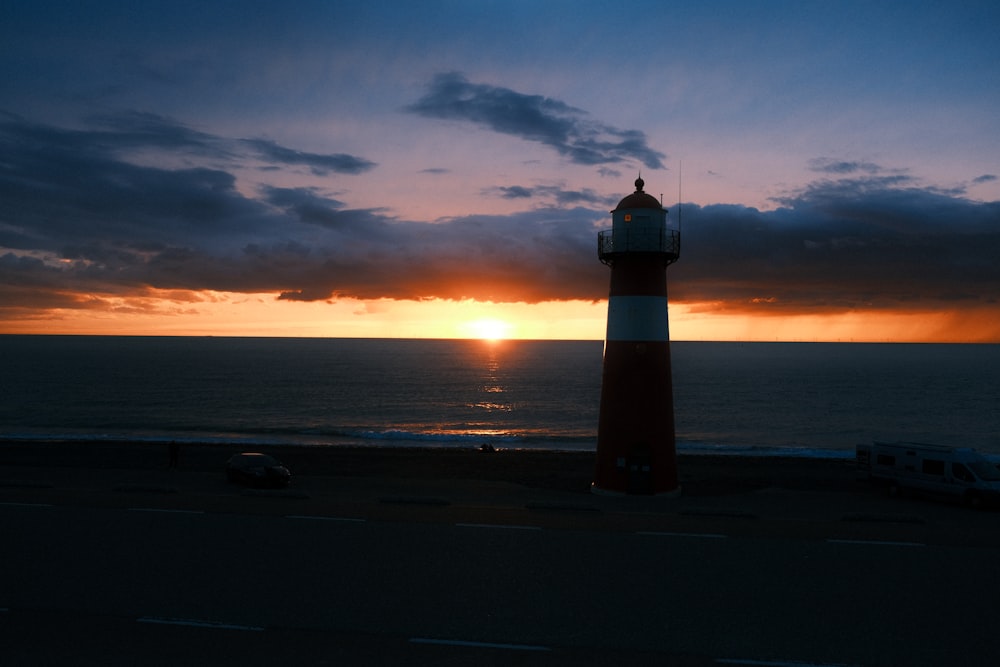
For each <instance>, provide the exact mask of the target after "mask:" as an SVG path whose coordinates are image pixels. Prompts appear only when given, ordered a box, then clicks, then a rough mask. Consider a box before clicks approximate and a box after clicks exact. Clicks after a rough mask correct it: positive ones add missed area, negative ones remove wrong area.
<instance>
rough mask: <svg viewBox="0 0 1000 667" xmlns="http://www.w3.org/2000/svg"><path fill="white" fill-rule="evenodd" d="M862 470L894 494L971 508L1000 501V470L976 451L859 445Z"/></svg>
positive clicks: (914, 445)
mask: <svg viewBox="0 0 1000 667" xmlns="http://www.w3.org/2000/svg"><path fill="white" fill-rule="evenodd" d="M856 455H857V462H858V470H859V471H860V472H861V473H862V475H867V477H868V478H869V479H870V480H871V481H872V482H875V483H878V484H884V485H885V486H887V487H888V489H889V493H890V494H895V493H897V492H899V491H903V490H912V491H918V492H922V493H927V494H934V495H942V496H951V497H955V498H960V499H962V500H964V501H965V502H966V503H968V504H969V505H973V506H976V507H978V506H980V505H982V504H985V503H996V502H997V501H1000V468H998V467H997V464H996V463H994V462H993V461H990V460H989V459H987V458H985V457H984V456H983V455H982V454H979V453H978V452H976V450H974V449H970V448H967V447H945V446H943V445H925V444H920V443H916V442H893V443H889V442H875V443H872V444H871V445H858V446H857V450H856Z"/></svg>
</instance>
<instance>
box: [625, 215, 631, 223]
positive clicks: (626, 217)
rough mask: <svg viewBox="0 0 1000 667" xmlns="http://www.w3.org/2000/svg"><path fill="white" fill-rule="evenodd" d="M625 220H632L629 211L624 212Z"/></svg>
mask: <svg viewBox="0 0 1000 667" xmlns="http://www.w3.org/2000/svg"><path fill="white" fill-rule="evenodd" d="M625 222H632V214H631V213H626V214H625Z"/></svg>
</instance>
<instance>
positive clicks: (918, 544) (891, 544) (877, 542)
mask: <svg viewBox="0 0 1000 667" xmlns="http://www.w3.org/2000/svg"><path fill="white" fill-rule="evenodd" d="M827 542H828V543H829V544H869V545H874V546H879V547H926V546H927V545H926V544H924V543H923V542H893V541H889V540H835V539H832V538H831V539H828V540H827Z"/></svg>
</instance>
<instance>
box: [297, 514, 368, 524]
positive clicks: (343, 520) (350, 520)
mask: <svg viewBox="0 0 1000 667" xmlns="http://www.w3.org/2000/svg"><path fill="white" fill-rule="evenodd" d="M285 518H286V519H304V520H307V521H337V522H339V523H364V522H365V521H367V519H356V518H354V517H350V516H318V515H312V514H289V515H288V516H286V517H285Z"/></svg>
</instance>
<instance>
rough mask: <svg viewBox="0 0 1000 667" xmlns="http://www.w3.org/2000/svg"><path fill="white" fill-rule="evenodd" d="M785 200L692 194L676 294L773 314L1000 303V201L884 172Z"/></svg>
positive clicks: (825, 184)
mask: <svg viewBox="0 0 1000 667" xmlns="http://www.w3.org/2000/svg"><path fill="white" fill-rule="evenodd" d="M904 183H905V182H904ZM780 203H781V204H782V207H781V208H779V209H777V210H774V211H767V212H762V211H758V210H756V209H753V208H747V207H743V206H729V205H715V206H705V207H698V206H685V207H684V230H683V238H684V248H685V254H684V256H683V257H682V259H681V261H680V262H678V264H677V266H676V268H672V269H671V271H672V272H673V273H672V276H673V277H672V285H673V292H672V296H673V297H674V298H677V299H679V300H681V301H711V302H717V303H718V305H719V307H720V308H723V309H730V310H737V311H749V312H754V313H762V314H766V313H775V312H785V313H794V312H808V311H812V312H845V311H853V310H876V309H890V310H891V309H911V310H921V309H927V310H933V309H941V308H953V307H965V306H972V307H997V300H996V295H997V294H1000V265H997V264H996V262H995V261H994V260H993V258H994V257H997V256H1000V254H998V253H1000V202H992V203H986V204H983V203H977V202H972V201H969V200H966V199H963V198H960V197H956V196H954V195H953V194H951V193H949V192H942V191H935V190H934V189H921V188H916V187H912V186H905V185H904V187H898V186H897V184H896V181H895V180H894V179H883V178H879V177H875V178H871V179H842V180H836V181H820V182H817V183H813V184H812V185H810V186H809V187H807V188H805V189H803V190H802V191H801V192H798V193H795V194H794V195H790V196H788V197H785V198H783V199H781V201H780Z"/></svg>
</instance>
